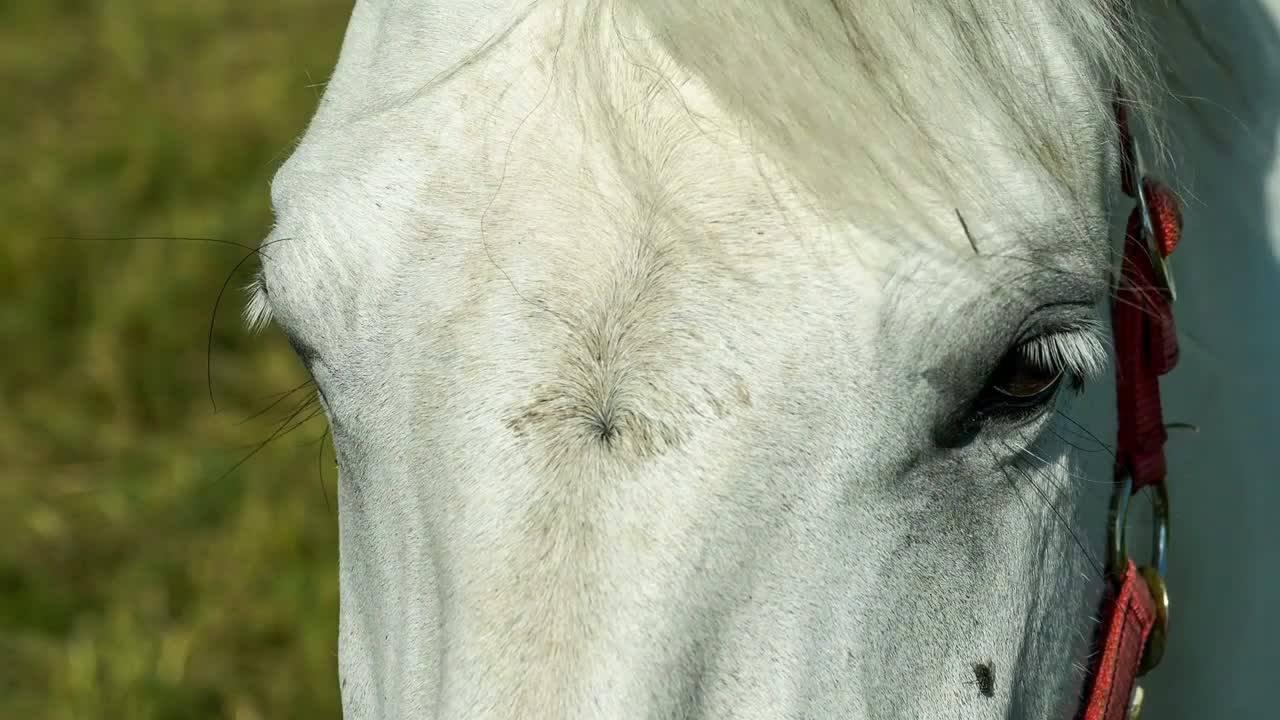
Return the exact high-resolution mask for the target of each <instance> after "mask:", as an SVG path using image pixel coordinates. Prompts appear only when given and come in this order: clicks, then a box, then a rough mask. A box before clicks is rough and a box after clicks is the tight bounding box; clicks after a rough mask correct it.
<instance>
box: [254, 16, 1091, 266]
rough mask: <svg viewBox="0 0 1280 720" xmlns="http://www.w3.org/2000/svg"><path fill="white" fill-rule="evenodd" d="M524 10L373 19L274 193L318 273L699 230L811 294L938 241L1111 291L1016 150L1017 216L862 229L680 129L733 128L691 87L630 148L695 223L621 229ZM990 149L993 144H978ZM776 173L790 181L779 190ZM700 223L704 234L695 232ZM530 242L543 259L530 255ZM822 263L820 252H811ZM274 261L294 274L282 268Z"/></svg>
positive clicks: (688, 237) (577, 259) (1006, 178)
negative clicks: (811, 284) (820, 282)
mask: <svg viewBox="0 0 1280 720" xmlns="http://www.w3.org/2000/svg"><path fill="white" fill-rule="evenodd" d="M409 5H414V4H409ZM445 5H446V6H447V5H448V3H445ZM511 7H512V4H511V3H508V2H503V1H501V0H498V1H495V2H491V3H488V4H487V5H485V7H483V8H472V9H471V10H468V11H466V12H462V11H461V10H459V12H458V13H457V14H454V15H450V14H449V13H445V12H444V11H443V10H439V8H434V9H431V10H426V9H422V8H417V9H414V8H407V7H405V6H404V4H400V3H393V4H389V5H388V4H385V3H378V2H370V1H368V0H366V1H365V2H362V3H360V5H359V6H358V7H357V11H356V13H355V14H354V15H353V19H352V23H351V29H350V30H349V32H348V38H347V41H346V44H345V45H344V50H343V54H342V58H341V59H340V62H339V66H338V69H337V71H336V72H335V75H334V79H333V81H332V83H331V84H330V87H329V89H328V90H327V91H326V95H325V99H324V102H323V104H322V107H321V108H320V109H319V111H318V112H317V116H316V120H315V121H314V122H313V124H312V126H311V128H309V130H308V133H307V135H306V137H305V138H304V139H303V142H302V143H301V144H300V146H299V148H298V149H297V151H296V152H295V154H294V155H293V157H291V159H290V161H289V162H288V163H287V164H286V166H285V168H282V170H281V172H280V173H279V174H278V175H277V179H276V183H275V184H274V185H273V196H274V199H275V201H276V205H277V211H278V215H279V216H280V219H281V223H280V227H281V232H284V233H287V234H290V235H296V236H299V237H304V238H305V240H306V242H304V243H297V244H295V247H298V248H306V251H307V253H311V252H312V251H314V250H315V249H316V248H320V250H321V252H320V254H321V255H327V256H329V257H330V258H332V259H333V263H335V264H340V265H345V266H348V267H351V266H352V263H351V262H350V259H351V257H352V256H353V255H359V256H361V261H362V262H363V263H364V265H365V266H366V268H367V267H369V266H376V267H381V269H382V270H383V272H384V273H386V274H388V275H390V274H392V273H393V272H394V270H393V268H392V267H391V265H392V264H393V258H394V256H395V253H394V252H393V250H394V248H392V247H390V246H389V245H388V244H387V243H385V242H383V239H384V238H385V237H386V236H387V235H388V234H389V233H390V234H392V235H397V236H400V237H402V238H403V237H406V236H410V235H412V236H416V239H417V240H423V239H427V240H431V239H442V238H447V237H449V236H450V235H451V234H452V238H453V240H454V242H453V243H452V244H453V245H454V246H455V247H454V248H453V250H452V251H454V252H457V251H460V248H466V247H470V248H472V249H474V248H476V247H479V246H483V248H484V250H485V252H484V263H487V264H489V265H492V266H494V267H493V268H491V269H492V270H501V267H500V266H501V265H502V262H501V261H502V260H503V259H505V260H506V261H507V262H508V263H514V262H519V263H522V264H525V263H532V264H534V265H538V264H541V265H543V266H547V265H550V264H554V263H556V262H560V263H565V262H568V263H569V264H570V265H573V264H575V263H576V264H578V265H581V264H582V263H587V262H598V261H601V260H602V256H601V255H600V254H598V253H597V254H593V253H591V252H589V250H591V249H592V247H597V246H607V243H601V242H598V238H592V237H590V236H592V235H596V236H598V235H600V234H602V233H604V234H611V235H615V236H617V235H626V234H632V235H634V234H636V233H637V232H650V233H657V234H663V233H665V234H667V235H668V236H670V235H674V234H679V233H681V232H682V231H684V235H683V239H684V241H685V242H686V244H688V243H693V244H695V245H699V246H700V247H701V248H702V249H706V248H708V247H710V246H711V245H712V244H713V243H710V242H706V240H709V239H713V240H715V241H716V243H718V244H720V245H722V246H726V245H727V246H732V247H733V251H734V253H736V256H737V259H736V260H735V262H738V263H741V262H743V258H747V261H748V262H755V263H756V264H757V265H761V264H769V265H771V266H772V267H773V268H775V269H774V270H772V271H771V272H774V273H776V272H779V271H778V270H777V269H776V268H782V270H781V272H784V273H790V274H791V275H793V276H796V277H799V276H802V275H803V274H805V273H812V272H813V271H814V269H815V266H822V269H827V270H829V269H831V268H833V267H843V268H845V269H846V270H848V269H849V268H850V263H848V262H846V261H847V260H848V259H849V258H850V257H851V256H850V255H848V250H849V249H850V248H852V250H853V251H854V255H853V256H855V257H856V258H857V259H858V260H859V261H860V263H861V264H862V265H863V266H864V267H867V266H876V271H878V272H887V273H890V274H891V273H893V272H896V271H897V270H898V266H899V265H900V264H901V263H902V262H904V260H907V259H910V258H909V256H910V255H911V253H910V252H909V251H908V249H920V248H922V247H927V246H929V245H930V243H929V242H925V243H920V242H918V241H920V240H922V239H930V238H929V236H931V235H933V236H937V235H939V234H941V235H943V236H945V237H944V239H943V242H941V243H936V242H935V243H932V244H933V245H934V247H933V248H932V249H933V250H937V249H938V247H937V246H938V245H941V246H942V247H943V249H944V250H945V251H947V252H950V251H955V250H960V251H962V252H964V253H966V254H967V253H968V252H969V246H968V243H969V242H970V241H972V243H973V245H974V246H976V247H975V249H976V252H977V254H979V255H988V256H992V257H1000V256H1007V257H1008V258H1009V261H1008V262H1005V263H1004V266H1005V267H1007V268H1008V272H1009V273H1011V274H1016V273H1017V272H1019V270H1020V269H1021V268H1020V267H1019V266H1021V267H1022V268H1025V264H1026V263H1027V262H1030V263H1033V264H1034V265H1038V266H1041V267H1059V268H1063V269H1067V270H1068V271H1070V272H1075V273H1088V274H1093V275H1098V274H1100V273H1099V272H1098V269H1099V265H1100V258H1101V257H1103V256H1104V254H1105V253H1104V252H1103V251H1104V249H1105V248H1104V245H1103V244H1102V243H1099V242H1098V238H1099V236H1100V233H1099V232H1098V230H1099V225H1100V223H1101V221H1102V220H1103V218H1102V215H1101V213H1100V212H1099V213H1095V214H1093V215H1088V216H1087V217H1084V218H1083V222H1082V218H1081V215H1080V214H1079V213H1078V212H1071V211H1067V210H1065V209H1064V208H1063V205H1062V203H1061V202H1060V201H1061V198H1060V196H1058V195H1055V194H1054V193H1053V192H1050V191H1048V190H1047V187H1048V186H1047V185H1046V184H1044V183H1040V182H1036V179H1035V177H1034V174H1033V173H1028V172H1027V168H1026V166H1025V164H1024V163H1021V162H1020V161H1019V159H1018V158H1017V157H1016V156H1015V155H1011V154H1008V153H1003V152H1001V148H1002V145H1001V143H999V142H992V143H989V144H988V145H989V147H987V148H985V149H983V151H982V152H983V156H982V159H981V160H980V162H982V163H985V164H987V165H988V166H990V167H991V168H992V171H991V172H990V176H991V177H992V178H994V179H996V180H998V181H999V182H1002V183H1003V184H1004V185H1006V186H1007V187H1008V188H1009V192H1008V193H1007V198H1008V203H1007V204H1006V205H1005V206H1003V207H1000V208H994V209H993V208H966V210H968V212H966V213H962V212H961V210H960V208H955V207H947V206H945V204H939V203H936V202H934V203H932V204H929V205H928V206H927V208H926V206H925V205H924V204H922V210H921V211H920V213H918V215H917V216H913V217H907V216H900V217H897V218H890V219H889V220H890V222H889V223H885V222H883V219H881V222H879V223H878V224H875V223H863V224H861V226H859V227H854V226H852V225H851V224H850V223H849V222H848V221H847V220H839V221H833V219H832V218H831V217H830V216H823V214H822V212H821V211H820V210H817V209H815V207H814V206H813V205H811V204H809V205H806V200H808V199H811V198H806V197H804V194H803V193H801V192H796V191H795V189H794V186H791V187H786V188H782V189H781V190H780V189H779V187H778V186H777V185H771V184H770V182H769V178H767V177H765V176H766V175H767V174H768V171H769V170H770V168H768V167H767V166H768V159H767V158H764V157H763V156H762V155H761V154H759V153H756V152H755V148H754V147H752V144H751V139H750V138H749V137H745V136H744V135H743V134H742V133H740V132H737V133H733V132H731V133H723V132H721V133H717V132H708V127H707V126H706V125H703V126H701V127H689V126H685V127H683V128H681V122H682V120H683V121H687V120H688V118H689V115H690V114H691V113H690V110H692V111H693V113H692V114H698V115H699V116H701V117H703V118H707V117H710V118H712V119H713V123H712V124H713V125H714V124H715V122H723V121H724V119H725V118H724V115H723V114H722V113H721V111H720V109H719V108H718V107H716V103H715V101H714V100H713V99H712V98H711V97H710V96H709V94H708V93H707V92H706V91H705V89H703V88H701V87H700V85H699V84H698V83H697V82H696V79H694V81H691V82H685V83H683V84H682V85H681V86H680V90H679V93H678V95H676V96H674V97H670V98H668V99H667V102H666V103H665V104H666V108H665V111H666V117H661V116H662V113H663V109H662V108H660V107H657V106H655V107H654V108H653V109H652V113H653V115H654V117H661V120H666V121H671V122H662V121H659V122H653V123H648V124H647V125H648V126H649V127H650V128H654V127H657V128H660V129H659V130H657V131H654V132H655V133H656V134H652V135H650V136H647V137H637V138H633V140H634V141H636V142H635V146H636V147H635V149H634V150H632V151H631V152H632V153H633V154H636V155H645V154H647V155H649V156H650V158H653V157H661V162H662V163H663V164H664V165H665V166H666V170H667V171H666V172H665V173H664V174H663V175H662V176H661V177H656V178H651V179H652V180H656V181H657V184H658V185H660V186H664V190H663V191H664V192H665V194H666V196H667V199H666V200H665V201H664V204H665V205H666V208H665V210H666V211H667V213H668V214H670V215H682V217H681V218H679V219H680V220H682V221H683V223H684V225H683V226H681V225H680V224H679V223H666V225H665V226H663V224H662V223H661V222H659V223H658V225H657V226H654V225H653V224H652V223H651V224H650V225H649V226H648V227H645V228H641V227H640V226H641V225H644V224H645V222H650V221H653V220H654V218H652V217H650V218H638V217H634V215H635V213H634V212H633V213H631V214H632V215H633V217H629V218H625V219H623V218H620V214H619V213H617V212H615V211H616V210H617V208H618V207H619V205H622V204H627V203H628V202H631V201H633V200H634V197H629V198H623V197H621V196H623V195H631V196H634V194H635V192H634V190H635V189H634V188H629V187H624V186H623V185H622V184H619V183H618V182H616V180H617V176H618V174H619V173H618V171H619V168H618V167H617V164H618V163H617V158H616V157H610V153H609V152H608V151H607V150H606V149H605V148H604V147H603V146H601V145H600V144H596V145H594V146H592V145H590V144H589V143H588V142H587V141H586V139H585V138H584V137H583V130H582V128H581V127H580V125H579V124H578V123H577V122H575V120H576V119H575V118H573V117H570V115H571V113H570V112H569V111H568V110H567V109H565V108H563V107H562V108H561V110H562V112H557V110H556V107H555V103H556V101H555V99H554V98H552V99H551V100H548V97H547V94H546V88H547V86H548V83H549V82H550V81H551V78H550V77H549V75H550V73H548V72H547V67H546V66H545V65H544V64H543V63H541V62H540V61H539V59H538V58H537V57H535V56H536V52H535V53H530V52H529V48H530V47H531V46H533V47H540V46H541V45H540V44H539V42H538V40H537V39H538V38H539V37H540V35H545V34H546V32H547V27H542V28H539V27H538V24H539V23H538V22H537V18H534V21H533V22H524V20H528V18H519V17H514V16H515V13H514V12H513V11H508V12H504V11H501V8H507V10H510V8H511ZM495 8H497V9H495ZM424 32H426V33H431V34H432V37H435V38H436V39H437V40H439V41H440V42H437V43H435V44H434V45H432V44H429V43H428V44H426V45H429V46H430V47H432V48H433V49H432V50H430V51H428V50H423V49H422V48H423V46H424V43H420V42H413V40H414V39H415V38H417V39H421V35H422V33H424ZM499 36H500V39H501V40H502V42H496V43H494V44H492V45H491V46H487V50H486V51H485V53H484V55H483V57H478V58H476V59H474V62H472V63H471V64H470V65H469V67H468V69H467V74H466V75H464V76H460V77H455V78H452V79H446V80H445V81H443V82H439V83H438V84H437V83H435V81H436V80H438V79H440V77H441V76H442V74H447V73H448V72H449V71H450V69H451V68H454V67H455V63H456V62H457V61H458V60H459V59H461V58H462V57H463V56H465V55H466V54H467V53H468V52H470V51H471V50H473V49H474V48H475V47H476V46H477V45H483V44H484V42H485V41H486V40H493V39H494V38H495V37H499ZM543 39H544V40H545V38H543ZM542 44H545V43H542ZM433 71H434V74H432V73H433ZM513 77H518V78H519V81H518V82H512V80H511V78H513ZM495 79H496V80H497V81H495ZM642 92H643V91H642ZM682 113H684V114H685V115H684V117H683V118H681V117H680V115H681V114H682ZM970 120H972V118H970ZM958 121H959V122H963V120H961V119H958ZM717 129H720V128H717ZM987 132H989V131H987V130H982V129H979V132H978V133H977V135H978V137H983V136H984V135H985V134H986V133H987ZM964 134H965V133H959V135H964ZM1086 154H1087V153H1086ZM601 166H611V167H601ZM602 175H607V176H609V180H604V179H602ZM780 175H785V173H776V172H775V173H774V176H773V177H774V179H778V178H779V176H780ZM786 180H787V179H786V178H785V177H782V182H783V184H785V183H786ZM851 182H853V180H852V179H851ZM784 206H785V207H784ZM1098 206H1099V208H1101V207H1102V203H1101V202H1100V203H1098ZM633 209H634V208H633ZM921 220H923V221H924V222H921ZM695 224H696V225H698V227H697V231H696V232H694V233H689V232H687V231H688V230H689V229H690V228H691V226H692V225H695ZM713 226H714V227H713ZM708 231H709V232H708ZM782 235H786V236H787V238H786V240H785V242H794V241H796V240H803V242H804V243H805V247H804V248H802V249H803V250H804V252H802V253H800V254H796V255H792V254H790V253H791V252H792V250H794V248H787V247H783V244H782V243H780V242H779V241H778V238H779V236H782ZM966 235H968V236H969V237H967V238H966ZM530 237H537V238H538V243H529V242H526V240H528V239H529V238H530ZM932 239H933V240H937V237H933V238H932ZM469 241H474V242H469ZM477 243H479V245H478V244H477ZM409 244H410V245H412V244H414V243H409ZM428 244H429V243H428ZM557 245H559V246H560V250H561V251H560V252H557V248H556V246H557ZM842 245H843V246H844V247H840V246H842ZM584 246H585V247H584ZM815 246H821V247H820V249H821V250H822V251H823V252H820V253H816V254H815V253H814V252H813V250H814V247H815ZM398 247H399V248H400V249H402V250H403V249H404V248H405V247H406V244H405V243H400V244H399V245H398ZM535 248H536V249H535ZM584 250H586V251H587V252H583V251H584ZM685 250H686V251H687V250H689V249H688V248H686V249H685ZM407 252H410V253H411V254H416V251H414V250H412V249H410V250H408V251H407ZM947 252H943V253H941V254H938V253H933V254H932V255H931V256H930V254H929V253H925V254H923V255H920V256H919V257H920V258H922V261H923V262H929V260H928V258H929V257H933V259H934V260H937V261H938V262H935V263H934V265H935V267H936V266H938V265H946V264H947V263H948V260H950V261H952V263H951V264H954V262H953V261H954V255H951V256H948V255H947ZM495 253H496V255H495ZM824 253H825V254H824ZM472 254H473V255H474V253H472ZM522 254H523V255H522ZM279 255H281V256H287V250H286V251H285V252H280V253H279ZM535 255H536V256H535ZM504 256H505V258H504ZM517 256H519V257H517ZM339 258H341V259H339ZM495 261H498V262H495ZM484 263H482V264H484ZM304 264H305V265H306V266H307V267H308V268H311V269H314V271H315V272H323V271H324V270H323V265H322V264H321V263H316V262H307V263H296V264H295V265H297V266H301V265H304ZM359 264H360V263H356V265H359ZM855 264H857V263H855ZM347 274H348V276H351V277H354V274H353V273H347ZM507 274H509V271H508V273H507ZM845 278H846V280H847V281H849V282H858V281H859V280H861V281H864V284H871V285H874V284H875V283H866V282H865V281H867V280H868V279H869V278H867V277H866V276H865V274H863V275H858V274H856V273H846V275H845Z"/></svg>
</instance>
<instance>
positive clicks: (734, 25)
mask: <svg viewBox="0 0 1280 720" xmlns="http://www.w3.org/2000/svg"><path fill="white" fill-rule="evenodd" d="M619 3H620V4H628V5H630V6H631V7H630V10H632V11H634V12H635V13H638V14H639V15H640V16H641V17H642V18H643V22H644V24H645V25H647V26H648V27H650V28H652V29H653V30H654V31H655V32H656V33H657V36H658V41H659V42H660V43H662V45H663V46H664V48H665V50H666V52H668V53H669V54H670V55H671V56H672V57H673V59H674V60H675V61H676V62H678V63H680V64H682V65H684V66H685V67H687V68H689V69H690V71H692V72H693V73H695V74H696V75H697V76H698V77H699V78H700V79H701V80H702V81H703V82H705V83H706V84H707V86H708V87H709V88H710V90H711V92H712V93H713V94H714V95H715V96H716V97H717V98H718V99H719V101H720V102H721V103H722V104H723V105H725V106H726V107H727V108H728V109H729V111H730V112H732V113H734V114H736V115H738V116H739V117H740V118H741V119H742V120H743V121H745V122H746V123H747V124H748V126H749V127H751V128H752V131H753V133H754V134H756V135H757V136H758V137H759V139H760V140H762V141H763V143H764V147H766V148H770V149H771V150H772V152H773V154H774V155H775V156H776V157H777V158H778V159H779V160H780V161H781V162H782V163H783V164H784V165H785V166H786V167H787V169H788V171H789V172H790V173H792V174H794V175H795V177H796V178H797V179H798V180H799V181H800V182H801V183H803V184H804V185H805V186H807V187H808V188H809V189H810V190H811V191H813V192H814V193H815V195H816V196H817V197H819V198H821V199H822V201H823V202H824V203H828V204H831V205H832V206H833V207H836V208H846V209H847V208H852V207H858V208H859V209H867V207H868V205H872V206H878V207H879V209H882V210H898V211H901V210H904V209H906V208H903V207H901V205H902V204H903V203H904V202H918V201H919V199H920V198H921V196H922V195H924V193H925V191H926V190H931V191H932V193H931V196H932V197H933V198H934V200H935V201H937V202H942V203H949V202H958V203H959V202H963V203H964V204H968V203H973V202H977V203H981V204H983V205H984V206H987V207H989V206H990V204H991V203H993V202H994V203H1000V198H1001V196H1002V195H1003V196H1007V194H1008V193H1009V192H1010V191H1011V189H1008V188H1004V189H1002V188H1000V187H998V183H997V182H995V181H994V178H993V174H992V173H991V172H990V168H989V167H985V166H984V157H983V156H981V155H980V156H978V157H975V149H976V150H977V151H978V152H979V153H980V152H981V151H982V149H983V148H991V147H993V143H998V144H999V145H1001V146H1003V147H1002V148H1001V149H1002V151H1003V152H1004V153H1005V155H1006V156H1010V155H1011V156H1013V157H1016V158H1019V159H1020V160H1021V161H1024V162H1023V163H1022V164H1025V165H1026V166H1028V167H1032V168H1038V169H1039V171H1041V172H1042V173H1043V179H1044V180H1045V181H1047V182H1050V183H1052V184H1054V185H1055V186H1056V190H1057V192H1060V193H1061V194H1062V195H1063V197H1064V199H1066V200H1073V201H1080V200H1083V199H1085V198H1082V197H1080V196H1079V189H1080V188H1082V187H1086V186H1085V185H1083V183H1084V181H1086V180H1087V178H1084V177H1082V176H1080V173H1081V172H1083V171H1084V170H1085V168H1087V167H1088V164H1087V163H1081V162H1079V160H1080V158H1081V157H1094V158H1096V157H1099V156H1100V154H1101V153H1104V152H1107V151H1108V148H1106V147H1104V146H1103V144H1104V143H1107V142H1115V136H1114V134H1113V133H1111V132H1110V128H1111V127H1112V126H1111V125H1110V123H1111V122H1112V118H1113V114H1112V107H1111V104H1110V102H1111V98H1112V92H1111V91H1112V89H1113V88H1114V87H1116V84H1117V83H1119V84H1120V85H1121V86H1123V87H1125V88H1126V95H1127V100H1128V101H1129V102H1130V103H1132V104H1133V105H1135V106H1137V107H1138V108H1139V109H1140V108H1142V107H1145V106H1147V105H1148V103H1149V101H1150V100H1151V99H1152V98H1153V97H1155V96H1156V88H1157V85H1156V83H1155V80H1156V73H1155V62H1154V58H1153V57H1152V55H1151V54H1150V53H1149V52H1147V51H1146V50H1145V48H1147V47H1148V44H1147V43H1146V42H1145V33H1144V30H1143V28H1142V27H1141V26H1140V25H1139V23H1138V22H1136V21H1135V20H1133V19H1132V17H1133V16H1134V13H1132V12H1131V11H1132V10H1133V9H1134V8H1131V7H1130V4H1131V2H1130V0H723V1H720V2H689V1H688V0H643V1H641V0H619ZM1099 128H1106V129H1107V130H1108V132H1107V133H1106V136H1105V137H1104V136H1103V135H1102V134H1100V133H1099V132H1098V130H1099ZM975 134H976V135H977V137H975Z"/></svg>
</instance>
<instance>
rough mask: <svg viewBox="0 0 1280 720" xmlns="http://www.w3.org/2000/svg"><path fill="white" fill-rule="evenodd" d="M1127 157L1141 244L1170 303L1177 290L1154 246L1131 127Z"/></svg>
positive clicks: (1142, 173) (1166, 261)
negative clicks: (1135, 196) (1139, 222)
mask: <svg viewBox="0 0 1280 720" xmlns="http://www.w3.org/2000/svg"><path fill="white" fill-rule="evenodd" d="M1129 157H1130V158H1131V159H1132V161H1133V167H1132V168H1130V172H1131V173H1132V174H1133V186H1134V193H1135V194H1136V195H1137V200H1138V217H1139V219H1140V220H1141V221H1142V244H1143V245H1144V246H1145V247H1146V249H1147V257H1149V258H1150V259H1151V267H1152V269H1153V270H1155V273H1156V280H1157V282H1158V284H1159V288H1158V289H1159V290H1160V293H1161V294H1162V295H1164V297H1165V299H1166V300H1168V301H1169V302H1171V303H1172V302H1174V301H1176V300H1177V299H1178V288H1177V286H1176V285H1174V282H1173V267H1172V266H1171V265H1170V263H1169V258H1166V257H1165V256H1164V255H1162V254H1161V253H1160V248H1159V247H1157V246H1156V231H1155V223H1154V222H1152V220H1151V205H1150V201H1149V200H1147V188H1146V180H1147V173H1146V168H1145V167H1144V165H1143V162H1142V151H1141V150H1140V149H1139V148H1138V141H1137V139H1135V138H1134V136H1133V128H1132V127H1130V129H1129Z"/></svg>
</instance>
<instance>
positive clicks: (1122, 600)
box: [1082, 561, 1156, 720]
mask: <svg viewBox="0 0 1280 720" xmlns="http://www.w3.org/2000/svg"><path fill="white" fill-rule="evenodd" d="M1104 608H1105V609H1106V611H1107V612H1106V614H1105V615H1104V617H1106V618H1107V622H1108V627H1107V628H1106V633H1105V635H1104V637H1105V638H1106V639H1105V641H1104V642H1103V644H1102V647H1101V648H1099V650H1100V651H1101V655H1100V656H1099V657H1098V659H1097V662H1098V665H1097V675H1096V676H1095V677H1096V679H1095V682H1094V684H1093V688H1092V689H1091V690H1090V692H1089V701H1088V703H1087V704H1086V705H1085V712H1084V716H1083V717H1082V720H1123V718H1127V717H1128V716H1129V703H1130V700H1131V699H1132V698H1133V684H1134V681H1135V680H1136V679H1137V669H1138V666H1139V665H1140V664H1141V663H1142V651H1143V650H1144V649H1145V648H1146V645H1147V636H1148V635H1149V634H1151V627H1152V625H1154V624H1155V616H1156V613H1155V602H1154V601H1153V600H1152V599H1151V591H1150V590H1149V589H1148V588H1147V581H1146V580H1143V579H1142V576H1141V575H1139V574H1138V569H1137V568H1136V567H1134V565H1133V562H1132V561H1130V562H1129V569H1128V572H1126V573H1125V576H1124V582H1122V583H1121V584H1120V587H1119V588H1118V589H1117V590H1116V591H1115V593H1114V594H1113V595H1112V596H1111V597H1109V598H1108V600H1107V602H1106V605H1104Z"/></svg>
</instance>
